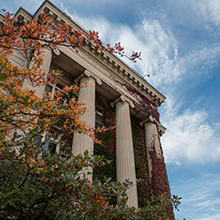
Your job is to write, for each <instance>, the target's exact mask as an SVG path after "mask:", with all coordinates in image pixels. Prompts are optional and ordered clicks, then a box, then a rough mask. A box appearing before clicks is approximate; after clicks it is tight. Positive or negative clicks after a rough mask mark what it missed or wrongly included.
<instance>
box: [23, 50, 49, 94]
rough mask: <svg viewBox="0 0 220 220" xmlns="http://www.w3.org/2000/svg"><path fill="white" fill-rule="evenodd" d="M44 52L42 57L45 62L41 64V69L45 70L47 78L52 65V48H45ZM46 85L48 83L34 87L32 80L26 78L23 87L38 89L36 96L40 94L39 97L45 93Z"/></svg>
mask: <svg viewBox="0 0 220 220" xmlns="http://www.w3.org/2000/svg"><path fill="white" fill-rule="evenodd" d="M42 52H43V53H44V54H43V57H42V58H43V62H42V64H41V66H40V69H41V71H42V72H45V79H46V77H47V73H48V72H49V70H50V65H51V60H52V51H51V49H50V48H44V49H43V50H42ZM30 65H31V64H30ZM45 86H46V84H44V85H40V86H36V87H32V86H31V85H30V82H29V81H28V80H25V81H24V83H23V86H22V88H23V89H25V88H31V89H34V90H35V91H36V93H35V94H36V96H38V97H39V98H42V97H43V94H44V90H45Z"/></svg>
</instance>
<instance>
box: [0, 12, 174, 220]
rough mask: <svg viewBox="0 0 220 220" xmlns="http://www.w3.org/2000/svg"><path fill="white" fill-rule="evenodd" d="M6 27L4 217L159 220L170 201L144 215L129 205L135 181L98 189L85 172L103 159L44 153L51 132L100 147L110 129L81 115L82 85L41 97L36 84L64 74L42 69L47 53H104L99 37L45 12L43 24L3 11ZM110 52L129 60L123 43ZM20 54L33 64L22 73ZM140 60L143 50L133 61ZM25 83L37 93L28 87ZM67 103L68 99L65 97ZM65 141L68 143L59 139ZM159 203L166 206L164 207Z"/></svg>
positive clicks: (1, 51)
mask: <svg viewBox="0 0 220 220" xmlns="http://www.w3.org/2000/svg"><path fill="white" fill-rule="evenodd" d="M1 14H2V15H3V21H2V23H1V24H0V36H1V37H0V125H1V127H0V153H1V154H0V165H1V171H0V187H1V193H0V217H1V218H4V219H10V218H13V219H88V218H95V219H118V218H122V219H135V218H137V219H146V218H149V219H152V218H156V217H158V216H161V217H162V216H164V215H165V210H166V207H167V204H169V202H170V201H167V199H163V198H159V199H158V198H152V200H151V202H150V203H149V204H146V207H145V208H143V209H141V210H139V209H138V210H136V209H135V208H128V207H127V206H126V199H127V198H126V188H127V187H129V184H130V183H129V182H128V181H127V182H124V183H117V182H112V181H111V180H110V179H105V181H104V183H101V182H99V181H98V180H96V181H94V182H93V183H92V184H91V183H90V182H89V181H88V180H87V178H86V175H82V170H83V169H85V168H87V167H90V166H92V167H94V166H102V165H104V164H105V163H109V161H106V160H105V159H104V158H103V157H102V156H93V157H91V156H89V155H88V152H85V154H84V155H78V156H73V155H71V154H64V155H58V154H56V153H54V154H52V153H50V152H49V151H47V150H45V141H41V138H42V137H43V136H45V134H46V133H49V132H51V131H52V132H53V135H55V136H58V135H67V134H68V135H72V134H73V133H74V132H80V133H84V134H87V135H89V136H91V137H92V138H93V139H94V141H96V142H98V140H97V138H96V134H97V133H99V132H105V130H106V129H105V128H98V129H95V128H91V127H89V126H87V125H86V124H85V123H84V122H83V121H80V116H81V115H82V114H83V113H84V111H85V107H84V104H83V103H81V102H80V101H77V100H76V99H74V98H73V97H72V96H71V92H72V91H73V90H78V89H79V88H80V87H81V86H86V85H72V86H66V87H65V88H64V89H63V91H61V92H55V93H54V94H53V95H52V94H51V93H48V94H46V93H45V94H44V97H43V98H39V97H37V96H36V95H35V89H34V87H38V86H41V85H45V84H47V83H48V82H55V81H56V78H57V76H58V75H59V74H61V73H60V71H59V70H54V71H53V72H51V73H45V72H43V71H42V70H41V64H42V57H43V55H44V52H43V51H44V49H53V50H55V49H56V48H57V46H66V47H72V48H73V49H74V50H75V51H76V53H77V52H78V50H80V48H81V47H84V46H85V45H87V44H88V43H90V44H94V45H95V46H96V47H97V50H103V48H104V47H103V44H102V42H101V40H100V39H99V37H98V33H97V32H94V31H90V32H89V33H82V32H81V31H80V30H74V29H73V27H71V26H70V25H68V24H65V23H60V24H58V25H57V26H54V25H53V23H52V22H51V21H50V19H49V18H48V17H47V16H46V15H42V16H41V17H40V19H39V20H38V21H34V20H32V21H30V22H27V23H24V24H18V23H16V21H15V19H14V17H13V16H12V15H11V14H10V13H8V12H6V11H4V10H2V11H1ZM107 49H108V50H109V51H110V52H112V53H117V54H119V55H121V56H126V55H125V54H124V52H123V50H124V48H122V47H121V45H120V43H117V44H115V45H114V47H111V46H110V45H109V44H108V45H107ZM15 51H16V52H18V53H19V54H20V55H21V56H24V57H25V59H26V61H27V62H26V66H25V67H24V68H19V67H17V66H16V65H14V64H12V63H11V62H10V56H11V55H12V54H13V53H14V52H15ZM126 57H127V58H129V59H131V60H132V61H136V59H138V58H139V57H140V53H133V54H132V55H131V56H130V57H129V56H126ZM24 81H27V82H28V83H29V84H30V87H32V89H30V88H26V89H24V88H22V84H23V82H24ZM64 99H65V100H67V101H66V102H63V100H64ZM60 142H61V144H65V142H64V140H62V139H61V140H60ZM158 201H160V202H158Z"/></svg>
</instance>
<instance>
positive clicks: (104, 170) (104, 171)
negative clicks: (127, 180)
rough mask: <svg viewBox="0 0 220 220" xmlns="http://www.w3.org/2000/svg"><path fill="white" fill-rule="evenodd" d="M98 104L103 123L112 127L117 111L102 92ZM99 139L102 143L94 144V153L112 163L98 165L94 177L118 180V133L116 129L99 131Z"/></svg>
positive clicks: (98, 96)
mask: <svg viewBox="0 0 220 220" xmlns="http://www.w3.org/2000/svg"><path fill="white" fill-rule="evenodd" d="M96 106H98V107H99V108H100V112H101V113H102V123H103V126H104V127H106V128H110V127H112V126H114V125H115V113H114V110H113V109H111V107H110V105H109V102H108V100H107V99H105V98H104V97H103V96H102V95H101V94H99V93H97V94H96ZM98 139H99V140H101V141H102V144H95V145H94V154H96V155H102V156H104V157H105V158H106V159H107V160H109V161H110V164H106V165H105V166H103V167H96V168H95V169H94V175H93V177H94V179H99V180H104V176H106V177H107V178H112V180H116V155H115V148H116V133H115V130H114V129H110V130H108V131H106V132H103V133H99V134H98Z"/></svg>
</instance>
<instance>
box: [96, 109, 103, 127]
mask: <svg viewBox="0 0 220 220" xmlns="http://www.w3.org/2000/svg"><path fill="white" fill-rule="evenodd" d="M103 126H104V122H103V113H102V111H101V110H99V109H96V116H95V127H96V128H98V127H100V128H102V127H103Z"/></svg>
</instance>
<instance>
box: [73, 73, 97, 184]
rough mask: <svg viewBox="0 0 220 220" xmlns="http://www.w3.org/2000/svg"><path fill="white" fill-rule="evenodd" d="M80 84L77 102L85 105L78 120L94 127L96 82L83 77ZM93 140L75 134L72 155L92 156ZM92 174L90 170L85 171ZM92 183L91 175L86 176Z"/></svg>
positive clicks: (83, 135) (86, 136) (90, 78)
mask: <svg viewBox="0 0 220 220" xmlns="http://www.w3.org/2000/svg"><path fill="white" fill-rule="evenodd" d="M81 83H83V84H84V85H85V84H87V86H83V87H82V88H80V90H79V101H82V102H83V103H85V107H86V111H85V113H84V114H83V115H82V116H81V117H80V120H82V121H85V122H86V124H87V125H89V126H91V127H95V85H96V81H95V79H94V78H93V77H92V76H88V77H87V76H83V78H82V79H81ZM93 149H94V140H93V139H92V138H91V137H89V136H88V135H86V134H79V133H75V134H74V136H73V144H72V153H73V155H78V154H83V153H84V152H85V151H88V152H89V154H90V155H92V154H93ZM86 171H88V172H92V168H91V169H89V170H86ZM88 179H89V180H90V181H92V175H89V176H88Z"/></svg>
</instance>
